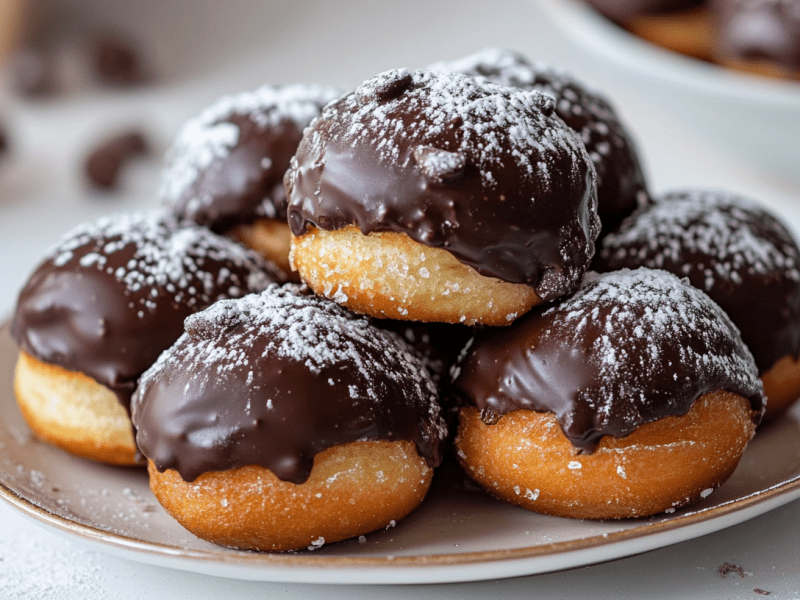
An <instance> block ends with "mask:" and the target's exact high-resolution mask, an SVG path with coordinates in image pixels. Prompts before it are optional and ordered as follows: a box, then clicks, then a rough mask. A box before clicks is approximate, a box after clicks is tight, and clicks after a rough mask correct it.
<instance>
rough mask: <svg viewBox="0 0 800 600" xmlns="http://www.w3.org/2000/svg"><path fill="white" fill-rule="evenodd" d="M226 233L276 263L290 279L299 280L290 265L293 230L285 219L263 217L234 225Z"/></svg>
mask: <svg viewBox="0 0 800 600" xmlns="http://www.w3.org/2000/svg"><path fill="white" fill-rule="evenodd" d="M225 235H227V236H228V237H230V238H231V239H233V240H235V241H237V242H239V243H240V244H242V245H243V246H247V247H248V248H250V249H251V250H254V251H255V252H257V253H258V254H260V255H261V256H262V257H263V258H266V259H267V260H268V261H270V262H272V263H274V264H275V266H277V267H278V268H279V269H280V270H281V271H283V272H284V273H285V274H286V276H287V277H288V278H289V279H294V280H295V281H296V280H297V276H296V275H293V273H292V267H291V266H290V265H289V250H290V247H291V239H292V232H291V230H290V229H289V225H288V224H287V223H286V222H285V221H280V220H278V219H268V218H266V217H263V218H260V219H256V220H255V221H253V222H251V223H242V224H239V225H234V226H233V227H231V228H230V229H228V230H227V231H226V232H225Z"/></svg>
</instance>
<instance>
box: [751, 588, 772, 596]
mask: <svg viewBox="0 0 800 600" xmlns="http://www.w3.org/2000/svg"><path fill="white" fill-rule="evenodd" d="M753 591H754V592H755V593H756V594H758V595H759V596H769V595H770V594H771V592H768V591H767V590H762V589H761V588H753Z"/></svg>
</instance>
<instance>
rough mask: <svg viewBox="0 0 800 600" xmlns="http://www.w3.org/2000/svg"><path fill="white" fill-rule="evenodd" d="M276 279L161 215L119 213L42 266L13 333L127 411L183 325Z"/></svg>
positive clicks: (88, 228) (70, 239) (241, 254)
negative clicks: (140, 381) (109, 394)
mask: <svg viewBox="0 0 800 600" xmlns="http://www.w3.org/2000/svg"><path fill="white" fill-rule="evenodd" d="M274 276H275V277H279V276H278V275H277V272H276V273H275V275H274ZM273 280H275V279H274V278H271V277H270V275H269V271H268V270H267V265H266V263H264V261H262V260H261V259H260V258H259V257H258V256H256V255H255V254H253V253H250V252H248V251H246V250H244V249H242V248H241V247H239V246H237V245H236V244H234V243H233V242H230V241H228V240H227V239H225V238H221V237H219V236H217V235H215V234H213V233H211V232H209V231H207V230H204V229H201V228H199V227H187V228H179V227H178V226H177V224H176V223H175V222H173V221H171V220H169V219H165V218H163V216H161V215H160V214H159V213H142V214H133V215H118V216H116V217H112V218H106V219H101V220H99V221H97V222H96V223H91V224H87V225H84V226H80V227H78V228H77V229H76V230H74V231H73V232H72V233H70V234H68V235H67V237H66V238H65V239H64V240H63V241H62V242H61V243H60V244H59V246H57V247H56V249H55V250H54V251H53V252H52V253H51V254H50V256H49V257H48V258H46V259H45V260H44V262H43V263H42V264H41V265H39V267H38V268H37V269H36V271H35V272H34V273H33V275H32V276H31V278H30V279H29V280H28V282H27V283H26V285H25V287H24V288H23V290H22V292H21V293H20V295H19V300H18V303H17V310H16V313H15V315H14V323H13V326H12V334H13V336H14V338H15V339H16V341H17V343H18V344H19V346H20V348H21V349H22V350H24V351H25V352H26V353H28V354H30V355H31V356H33V357H35V358H37V359H38V360H40V361H42V362H45V363H49V364H54V365H58V366H60V367H63V368H64V369H67V370H69V371H78V372H81V373H84V374H86V375H88V376H89V377H91V378H93V379H95V380H96V381H97V382H98V383H100V384H102V385H104V386H106V387H108V388H110V389H111V390H112V391H113V392H114V393H116V395H117V397H118V398H119V401H120V403H121V404H122V405H123V406H124V407H125V408H126V409H127V408H128V407H129V405H130V398H131V394H132V393H133V391H134V388H135V386H136V382H137V380H138V378H139V375H141V373H142V372H143V371H144V370H145V369H147V368H148V367H149V366H150V365H152V364H153V363H154V362H155V360H156V359H157V358H158V355H159V354H160V353H161V352H162V351H163V350H165V349H166V348H168V347H169V346H170V345H172V343H173V342H174V341H175V340H176V339H178V337H179V336H180V335H181V333H182V332H183V320H184V318H186V317H187V316H188V315H190V314H192V313H194V312H196V311H198V310H201V309H203V308H205V307H206V306H208V305H209V304H211V303H212V302H215V301H216V300H219V299H221V298H230V297H238V296H241V295H243V294H247V293H250V292H253V291H257V290H260V289H263V288H264V287H265V286H266V285H267V284H268V283H270V281H273Z"/></svg>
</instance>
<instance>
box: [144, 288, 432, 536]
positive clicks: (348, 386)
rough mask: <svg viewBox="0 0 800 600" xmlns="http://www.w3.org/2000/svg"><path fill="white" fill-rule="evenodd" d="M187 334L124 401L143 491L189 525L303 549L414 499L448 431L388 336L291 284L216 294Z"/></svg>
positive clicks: (407, 352)
mask: <svg viewBox="0 0 800 600" xmlns="http://www.w3.org/2000/svg"><path fill="white" fill-rule="evenodd" d="M185 328H186V333H185V334H184V335H183V336H182V337H181V338H180V339H179V340H178V342H177V343H176V344H175V345H174V346H172V347H171V348H170V349H169V350H167V351H166V352H164V353H163V354H162V355H161V357H160V358H159V359H158V362H156V364H155V365H153V367H152V368H151V369H149V370H148V371H147V372H146V373H145V374H144V375H143V376H142V379H141V384H140V386H139V388H138V390H137V391H136V394H135V395H134V398H133V404H132V410H133V422H134V424H135V425H136V429H137V441H138V443H139V447H140V448H141V451H142V453H143V454H144V455H145V456H146V457H147V458H148V459H149V471H150V486H151V489H152V490H153V493H154V494H155V496H156V498H157V499H158V501H159V502H160V503H161V504H162V505H163V506H164V507H165V508H166V510H167V511H168V512H169V513H170V514H171V515H172V516H173V517H175V518H176V519H177V520H178V521H179V522H180V523H181V525H183V526H184V527H185V528H187V529H188V530H189V531H191V532H193V533H194V534H195V535H197V536H199V537H201V538H203V539H206V540H209V541H211V542H214V543H217V544H221V545H225V546H229V547H235V548H247V549H253V550H269V551H283V550H296V549H301V548H305V547H311V548H312V549H313V547H316V546H319V545H321V544H322V543H329V542H335V541H338V540H342V539H346V538H349V537H353V536H357V535H362V534H365V533H368V532H370V531H373V530H376V529H379V528H382V527H386V526H389V525H391V524H393V523H394V522H396V521H398V520H400V519H401V518H403V517H404V516H405V515H407V514H408V513H409V512H411V510H413V509H414V508H415V507H416V506H417V505H418V504H419V503H420V502H421V501H422V499H423V497H424V496H425V494H426V492H427V490H428V487H429V486H430V482H431V477H432V473H433V468H434V467H435V466H437V465H438V464H439V462H440V460H441V449H440V447H441V443H442V440H443V439H444V438H445V435H446V428H445V426H444V423H443V421H442V419H441V416H440V409H439V405H438V403H437V396H436V388H435V386H434V384H433V382H432V380H431V379H430V377H429V376H428V374H427V372H426V371H425V368H424V366H423V364H422V362H421V361H420V359H419V357H418V356H417V355H416V354H415V353H414V352H413V351H412V350H411V349H410V347H409V346H407V345H406V344H404V343H403V342H402V340H401V339H400V338H399V337H398V336H396V335H394V334H392V333H390V332H387V331H384V330H381V329H378V328H376V327H374V326H372V325H370V324H369V322H368V320H367V319H366V318H364V317H359V316H357V315H355V314H353V313H351V312H349V311H346V310H345V309H343V308H341V307H339V306H338V305H336V304H335V303H333V302H331V301H329V300H326V299H323V298H320V297H317V296H313V295H311V294H310V293H308V292H307V291H306V292H305V293H304V292H303V290H302V289H301V288H298V287H297V286H294V285H287V286H284V287H279V286H276V285H273V286H270V287H268V288H267V290H265V291H264V292H263V293H261V294H253V295H250V296H245V297H244V298H241V299H238V300H233V301H222V302H218V303H216V304H214V305H213V306H211V307H210V308H208V309H207V310H205V311H203V312H200V313H197V314H194V315H192V316H191V317H189V318H188V319H186V323H185Z"/></svg>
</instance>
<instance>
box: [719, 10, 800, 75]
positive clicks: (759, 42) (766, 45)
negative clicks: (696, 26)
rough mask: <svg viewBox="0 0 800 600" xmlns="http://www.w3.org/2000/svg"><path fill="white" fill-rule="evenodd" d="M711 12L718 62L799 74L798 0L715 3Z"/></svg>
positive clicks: (799, 31)
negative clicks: (759, 64)
mask: <svg viewBox="0 0 800 600" xmlns="http://www.w3.org/2000/svg"><path fill="white" fill-rule="evenodd" d="M711 8H712V14H713V16H714V21H715V29H716V32H717V52H718V55H719V58H720V59H722V60H723V61H724V60H730V59H733V60H753V61H767V62H770V63H774V64H776V65H779V66H780V67H782V68H784V69H786V70H788V71H792V72H800V0H715V1H714V2H711Z"/></svg>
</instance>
